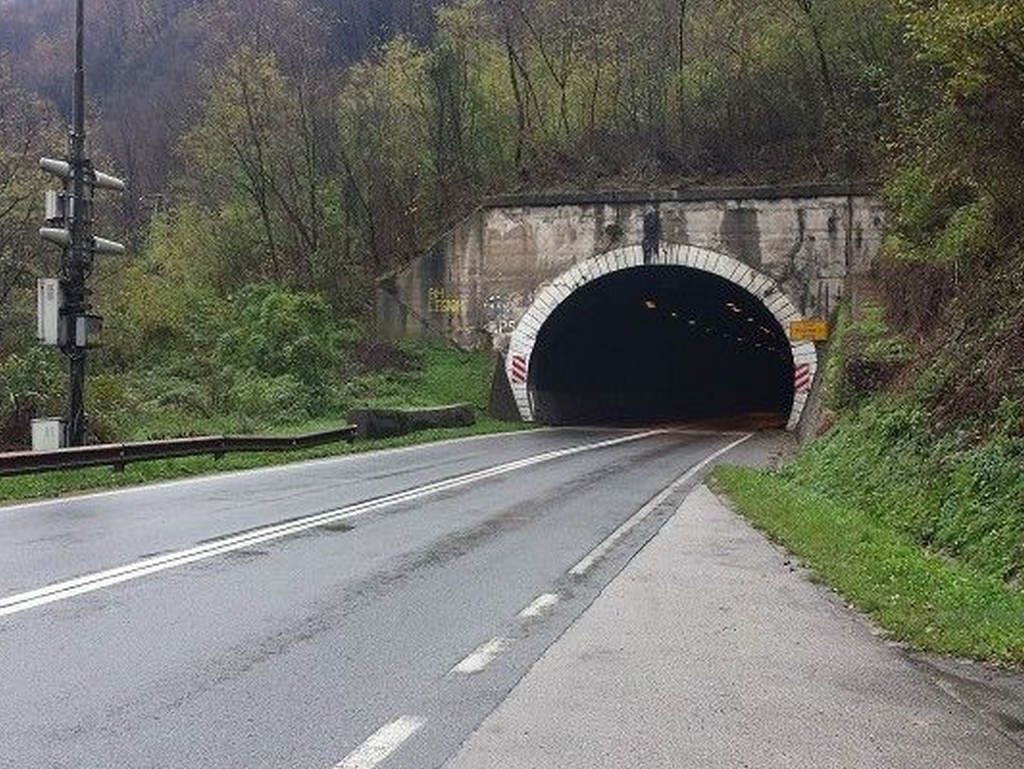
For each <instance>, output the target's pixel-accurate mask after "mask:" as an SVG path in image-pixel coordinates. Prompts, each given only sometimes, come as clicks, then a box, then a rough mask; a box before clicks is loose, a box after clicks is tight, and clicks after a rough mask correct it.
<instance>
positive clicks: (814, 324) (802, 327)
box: [789, 318, 828, 342]
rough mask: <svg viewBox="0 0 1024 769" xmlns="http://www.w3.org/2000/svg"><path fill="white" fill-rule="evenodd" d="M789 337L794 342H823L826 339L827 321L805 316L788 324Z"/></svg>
mask: <svg viewBox="0 0 1024 769" xmlns="http://www.w3.org/2000/svg"><path fill="white" fill-rule="evenodd" d="M789 338H790V339H792V340H793V341H794V342H824V341H825V340H827V339H828V321H826V320H825V319H824V318H805V319H804V320H794V321H793V322H792V323H790V324H789Z"/></svg>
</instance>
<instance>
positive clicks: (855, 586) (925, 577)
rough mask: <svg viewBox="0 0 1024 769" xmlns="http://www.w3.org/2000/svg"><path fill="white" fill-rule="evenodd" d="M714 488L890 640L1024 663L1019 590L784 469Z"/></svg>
mask: <svg viewBox="0 0 1024 769" xmlns="http://www.w3.org/2000/svg"><path fill="white" fill-rule="evenodd" d="M714 480H715V484H716V486H718V487H719V488H720V489H721V490H723V491H724V492H725V493H726V494H727V495H728V497H729V498H730V499H731V500H732V501H733V503H734V505H735V506H736V508H737V509H738V511H739V512H741V513H742V514H743V515H745V516H746V517H747V518H749V519H750V520H751V521H752V522H753V523H754V525H756V526H757V527H758V528H760V529H762V530H763V531H765V532H766V533H767V534H768V535H769V536H770V537H771V538H772V539H774V540H775V541H777V542H780V543H781V544H783V545H784V546H785V547H786V548H788V549H789V550H790V551H791V552H793V553H794V554H795V555H797V556H799V557H800V558H801V559H802V560H803V561H804V563H805V564H806V565H807V566H809V567H810V568H811V569H813V572H814V573H815V574H816V575H817V577H820V579H821V580H822V581H824V582H826V583H827V584H829V585H831V586H832V587H833V588H834V589H835V590H836V591H837V592H838V593H840V594H841V595H843V596H844V597H845V598H846V599H847V600H848V601H849V602H850V603H851V604H852V605H854V606H855V607H856V608H857V609H859V610H860V611H862V612H864V613H865V614H867V615H868V616H870V617H871V618H872V619H873V620H874V621H875V622H877V623H878V624H879V625H880V626H881V627H882V628H883V629H884V630H885V631H886V632H887V633H888V635H889V636H890V637H891V638H893V639H895V640H898V641H900V642H903V643H905V644H907V645H909V646H911V647H913V648H916V649H921V650H925V651H931V652H937V653H942V654H952V655H957V656H963V657H970V658H973V659H980V660H987V661H992V662H997V663H1001V664H1005V665H1012V666H1016V667H1024V591H1021V590H1020V589H1018V588H1015V587H1013V586H1012V585H1009V584H1007V583H1006V582H1004V581H1003V580H1000V579H998V578H995V577H992V576H990V575H985V574H983V573H979V572H977V571H975V570H972V569H970V568H968V567H967V566H965V565H963V564H962V563H958V562H956V561H954V560H952V559H950V558H948V557H943V556H941V555H938V554H935V553H932V552H929V551H928V550H927V549H925V548H924V547H922V546H921V545H919V544H917V543H915V542H914V541H913V540H911V539H910V538H908V537H907V536H906V535H905V534H903V533H901V532H899V531H898V530H896V529H895V528H893V526H892V525H890V524H889V523H887V522H886V521H885V520H882V519H879V518H877V517H875V516H872V515H870V514H868V513H866V512H864V511H863V510H862V509H860V508H859V507H857V506H855V505H852V504H849V503H847V502H846V501H845V500H844V499H843V498H841V497H834V496H826V495H825V494H823V493H822V492H820V491H817V490H815V489H813V488H809V487H807V486H805V485H803V484H802V483H800V481H799V480H798V479H796V478H794V477H792V476H791V475H787V474H786V472H785V471H783V472H781V473H780V472H765V471H758V470H751V469H746V468H733V467H723V468H719V469H718V470H717V471H716V472H715V475H714Z"/></svg>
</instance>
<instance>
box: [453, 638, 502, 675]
mask: <svg viewBox="0 0 1024 769" xmlns="http://www.w3.org/2000/svg"><path fill="white" fill-rule="evenodd" d="M509 643H510V642H509V640H508V639H507V638H500V637H499V638H492V639H491V640H490V641H488V642H487V643H485V644H481V645H480V646H478V647H477V648H476V649H474V650H473V652H472V653H471V654H470V655H469V656H468V657H466V659H464V660H462V662H460V663H459V664H458V665H456V666H455V667H453V668H452V669H451V670H450V671H448V672H449V673H458V674H461V675H470V674H472V673H479V672H480V671H481V670H483V669H484V668H485V667H487V666H488V665H490V664H491V663H492V662H493V661H494V660H495V659H496V658H497V656H498V655H499V654H501V653H502V652H503V651H505V649H507V648H508V646H509Z"/></svg>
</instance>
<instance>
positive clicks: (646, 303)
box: [644, 299, 658, 310]
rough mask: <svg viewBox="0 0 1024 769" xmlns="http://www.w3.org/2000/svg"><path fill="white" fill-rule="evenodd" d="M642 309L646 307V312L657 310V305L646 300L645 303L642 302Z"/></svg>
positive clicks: (651, 300)
mask: <svg viewBox="0 0 1024 769" xmlns="http://www.w3.org/2000/svg"><path fill="white" fill-rule="evenodd" d="M644 307H646V308H647V309H648V310H656V309H658V303H657V302H655V301H654V300H653V299H648V300H647V301H646V302H644Z"/></svg>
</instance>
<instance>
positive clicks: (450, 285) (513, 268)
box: [379, 185, 883, 428]
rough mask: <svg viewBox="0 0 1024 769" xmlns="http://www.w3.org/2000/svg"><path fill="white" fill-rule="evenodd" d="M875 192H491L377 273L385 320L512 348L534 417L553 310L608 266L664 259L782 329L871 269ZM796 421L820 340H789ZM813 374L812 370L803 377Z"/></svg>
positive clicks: (512, 375) (397, 330) (513, 372)
mask: <svg viewBox="0 0 1024 769" xmlns="http://www.w3.org/2000/svg"><path fill="white" fill-rule="evenodd" d="M882 226H883V219H882V207H881V204H880V202H879V201H878V199H877V198H876V197H875V196H874V195H873V194H872V191H871V190H870V189H868V188H864V187H855V186H847V185H801V186H789V187H756V188H719V189H704V190H683V191H665V192H652V193H625V194H593V195H583V194H570V195H546V196H512V197H505V198H499V199H493V200H490V201H488V202H487V204H485V205H484V206H483V207H481V209H480V210H478V211H477V212H476V213H474V214H473V215H472V216H470V217H469V218H468V219H466V220H465V221H464V222H462V223H461V224H460V225H459V226H458V227H456V228H455V229H454V230H453V231H452V232H451V233H450V234H449V235H448V236H447V237H446V238H445V239H444V241H443V242H442V243H441V244H440V245H439V246H438V247H437V248H436V249H435V250H434V251H433V252H432V253H429V254H427V255H425V256H423V257H421V258H420V259H418V260H416V261H414V262H413V263H411V264H410V265H409V266H408V267H406V268H405V269H404V270H402V271H401V272H399V273H397V274H395V275H393V276H390V277H389V278H387V279H385V280H384V281H382V284H381V292H380V297H379V310H380V320H381V323H382V326H383V328H384V329H385V331H387V332H390V333H392V334H394V335H411V336H418V335H423V334H438V335H444V336H447V337H449V338H451V339H453V340H455V341H457V342H458V343H460V344H462V345H466V346H476V345H482V344H493V345H494V346H495V347H496V348H498V349H500V350H502V351H506V350H507V351H508V356H507V363H506V367H507V374H508V377H509V383H510V385H511V387H512V391H513V395H514V397H515V399H516V402H517V405H518V408H519V411H520V413H521V414H522V416H523V417H524V418H525V419H528V420H529V419H532V418H533V415H534V403H533V397H532V396H533V393H532V391H531V389H530V384H529V374H528V372H529V367H530V359H531V355H532V350H533V345H534V342H535V341H536V338H537V335H538V334H539V332H540V329H541V328H542V327H543V325H544V323H545V321H546V319H547V318H548V317H549V316H550V314H551V312H552V311H553V310H554V309H555V307H557V306H558V305H559V304H560V303H561V302H562V301H564V300H565V299H566V298H567V297H568V296H569V295H570V294H571V293H572V292H573V291H576V290H578V289H579V288H581V287H582V286H583V285H584V284H586V283H588V282H590V281H592V280H595V279H596V278H598V277H600V276H602V275H607V274H609V273H611V272H615V271H619V270H625V269H636V268H642V267H644V266H646V265H671V266H678V267H680V268H682V269H690V270H699V271H704V272H708V273H713V274H715V275H718V276H720V277H722V278H724V279H726V280H728V281H730V282H731V283H734V284H735V285H736V286H738V287H739V288H741V289H743V290H744V291H746V292H748V293H749V294H750V295H752V296H753V297H755V298H756V299H757V300H758V301H759V302H761V303H762V304H763V305H764V307H765V308H766V309H767V310H768V311H770V313H771V314H772V315H773V316H774V317H775V319H776V320H777V321H778V323H779V327H780V328H781V329H783V330H786V329H788V327H789V323H791V322H792V321H794V320H799V319H803V318H810V317H825V318H828V317H830V316H831V315H832V313H833V311H834V310H835V309H836V308H837V307H838V304H839V301H840V300H841V299H842V298H843V297H844V296H845V295H847V294H848V293H849V292H850V290H851V287H852V286H854V285H855V281H854V280H853V278H855V277H856V276H863V275H867V274H868V273H870V271H871V268H872V264H873V262H874V259H875V257H876V255H877V253H878V250H879V246H880V243H881V237H882ZM791 352H792V359H793V366H794V372H795V389H794V399H793V406H792V412H791V416H790V421H789V426H790V427H791V428H795V427H796V426H797V424H798V422H799V420H800V417H801V414H802V412H803V410H804V406H805V404H806V401H807V398H808V392H809V391H810V390H811V384H812V381H813V379H814V377H815V375H816V373H817V369H818V358H817V351H816V349H815V346H814V345H813V344H810V343H806V342H801V341H799V340H796V341H793V342H792V350H791ZM808 377H809V378H808Z"/></svg>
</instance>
